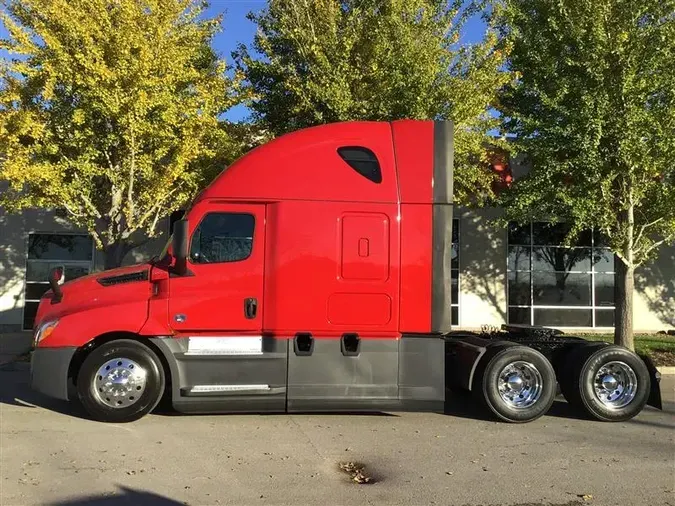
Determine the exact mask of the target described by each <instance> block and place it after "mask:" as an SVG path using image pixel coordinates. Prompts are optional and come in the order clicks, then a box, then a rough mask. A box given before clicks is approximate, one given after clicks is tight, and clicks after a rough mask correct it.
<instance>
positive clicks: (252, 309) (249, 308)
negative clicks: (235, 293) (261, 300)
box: [244, 297, 258, 320]
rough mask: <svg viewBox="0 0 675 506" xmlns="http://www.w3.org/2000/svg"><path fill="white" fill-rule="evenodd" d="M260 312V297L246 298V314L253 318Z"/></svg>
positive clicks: (248, 317) (250, 318) (247, 316)
mask: <svg viewBox="0 0 675 506" xmlns="http://www.w3.org/2000/svg"><path fill="white" fill-rule="evenodd" d="M257 312H258V299H256V298H255V297H249V298H248V299H244V316H245V317H246V318H247V319H249V320H252V319H253V318H255V316H256V314H257Z"/></svg>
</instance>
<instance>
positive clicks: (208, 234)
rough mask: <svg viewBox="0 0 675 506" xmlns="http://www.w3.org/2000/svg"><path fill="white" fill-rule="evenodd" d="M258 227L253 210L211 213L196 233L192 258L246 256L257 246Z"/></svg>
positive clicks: (233, 259) (214, 260) (203, 260)
mask: <svg viewBox="0 0 675 506" xmlns="http://www.w3.org/2000/svg"><path fill="white" fill-rule="evenodd" d="M254 227H255V218H254V217H253V216H252V215H250V214H235V213H211V214H208V215H207V216H206V217H205V218H204V219H203V220H202V222H201V223H200V224H199V227H197V230H195V232H194V234H193V236H192V242H191V245H190V259H191V260H192V261H193V262H194V263H218V262H236V261H239V260H244V259H246V258H248V257H249V256H250V254H251V250H252V248H253V229H254Z"/></svg>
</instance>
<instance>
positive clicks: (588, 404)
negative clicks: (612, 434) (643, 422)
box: [563, 345, 651, 422]
mask: <svg viewBox="0 0 675 506" xmlns="http://www.w3.org/2000/svg"><path fill="white" fill-rule="evenodd" d="M563 374H564V375H566V376H567V377H566V378H565V380H564V383H565V384H566V388H565V390H564V392H563V394H564V395H565V398H566V399H567V402H569V403H570V405H572V406H573V407H574V408H575V409H576V410H578V411H580V412H582V413H584V414H586V415H589V416H591V417H593V418H595V419H597V420H601V421H604V422H621V421H626V420H630V419H631V418H633V417H634V416H636V415H637V414H638V413H639V412H640V411H642V409H643V408H644V406H645V404H646V403H647V400H648V399H649V392H650V388H651V380H650V378H649V371H648V369H647V366H646V365H645V363H644V362H643V361H642V359H641V358H640V357H638V356H637V355H636V354H635V353H632V352H631V351H630V350H628V349H626V348H623V347H621V346H616V345H607V346H603V347H595V346H591V347H585V346H584V347H582V348H580V349H579V350H577V351H576V352H575V353H573V354H571V355H570V357H569V359H568V365H567V367H566V368H565V371H563Z"/></svg>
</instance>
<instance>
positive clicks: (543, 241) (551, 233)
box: [532, 222, 569, 246]
mask: <svg viewBox="0 0 675 506" xmlns="http://www.w3.org/2000/svg"><path fill="white" fill-rule="evenodd" d="M568 231H569V225H567V224H566V223H546V222H535V223H533V224H532V241H533V243H534V244H537V245H542V246H555V245H559V244H562V242H563V240H564V239H565V236H566V234H567V233H568Z"/></svg>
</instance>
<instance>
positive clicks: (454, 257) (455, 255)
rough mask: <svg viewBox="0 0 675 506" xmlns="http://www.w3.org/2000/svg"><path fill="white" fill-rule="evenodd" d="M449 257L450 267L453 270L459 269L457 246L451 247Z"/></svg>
mask: <svg viewBox="0 0 675 506" xmlns="http://www.w3.org/2000/svg"><path fill="white" fill-rule="evenodd" d="M450 255H451V259H450V267H451V268H453V269H459V244H453V245H452V252H451V253H450Z"/></svg>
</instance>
